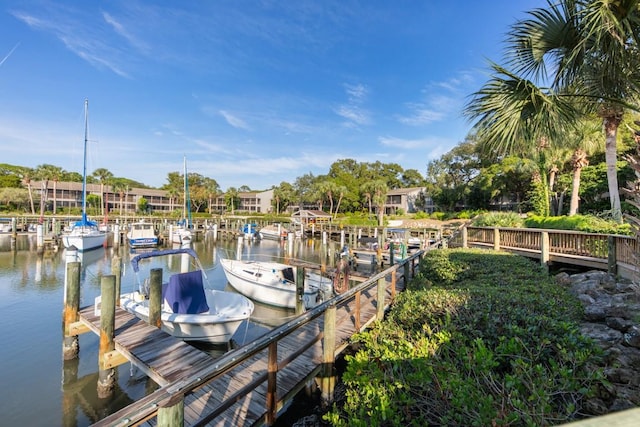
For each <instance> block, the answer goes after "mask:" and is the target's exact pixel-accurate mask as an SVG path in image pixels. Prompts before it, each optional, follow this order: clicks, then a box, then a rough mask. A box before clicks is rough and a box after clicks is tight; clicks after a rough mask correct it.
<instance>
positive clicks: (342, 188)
mask: <svg viewBox="0 0 640 427" xmlns="http://www.w3.org/2000/svg"><path fill="white" fill-rule="evenodd" d="M347 191H349V190H348V189H347V187H346V186H344V185H338V186H336V192H337V193H338V203H337V204H336V213H335V214H336V215H338V211H339V210H340V203H341V202H342V199H343V198H344V195H345V194H346V193H347Z"/></svg>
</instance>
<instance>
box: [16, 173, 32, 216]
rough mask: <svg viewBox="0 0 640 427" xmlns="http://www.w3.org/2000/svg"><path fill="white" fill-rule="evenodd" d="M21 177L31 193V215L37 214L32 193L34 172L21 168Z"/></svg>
mask: <svg viewBox="0 0 640 427" xmlns="http://www.w3.org/2000/svg"><path fill="white" fill-rule="evenodd" d="M19 173H20V175H21V178H22V182H24V183H25V184H26V186H27V191H28V192H29V203H30V205H31V215H35V214H36V208H35V206H34V204H33V192H32V191H31V180H32V179H33V177H34V170H33V169H31V168H27V167H24V168H21V170H20V172H19Z"/></svg>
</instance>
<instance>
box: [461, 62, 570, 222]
mask: <svg viewBox="0 0 640 427" xmlns="http://www.w3.org/2000/svg"><path fill="white" fill-rule="evenodd" d="M492 68H493V71H494V73H493V75H492V76H491V79H490V80H489V82H487V83H486V84H485V85H484V86H483V87H482V88H481V89H480V91H478V92H476V93H474V94H473V96H472V99H471V101H470V102H469V103H468V104H467V106H466V107H465V114H467V115H468V116H470V117H471V118H473V119H476V120H477V121H476V124H475V127H476V129H477V136H478V140H479V141H481V142H482V145H484V146H485V147H487V148H490V149H492V150H494V151H496V152H498V153H501V154H502V155H508V154H514V153H515V154H520V155H526V156H528V157H529V158H531V159H533V160H535V161H536V163H537V164H538V172H537V174H536V175H537V176H538V177H539V181H536V182H535V184H536V186H535V187H536V188H540V190H541V191H542V193H543V194H540V195H538V197H537V199H538V202H539V203H540V205H539V206H538V210H539V212H538V213H539V214H540V215H548V214H549V187H548V180H547V179H546V177H547V168H548V165H547V164H546V151H547V149H548V147H549V145H550V144H551V143H555V144H558V143H559V141H562V138H563V136H564V135H565V134H566V132H567V129H568V128H569V126H572V124H573V123H574V122H575V120H576V119H575V117H576V116H577V115H578V114H579V111H578V110H577V109H576V107H575V106H574V105H573V104H572V103H571V98H570V97H563V96H559V95H557V94H556V93H554V91H553V90H552V89H550V88H539V87H537V86H536V85H535V84H534V83H533V82H531V81H529V80H526V79H523V78H521V77H520V76H518V75H516V74H514V73H512V72H510V71H508V70H506V69H505V68H503V67H501V66H499V65H497V64H492Z"/></svg>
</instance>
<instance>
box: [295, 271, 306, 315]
mask: <svg viewBox="0 0 640 427" xmlns="http://www.w3.org/2000/svg"><path fill="white" fill-rule="evenodd" d="M304 276H305V269H304V267H298V268H296V314H302V313H303V312H304V308H305V307H304Z"/></svg>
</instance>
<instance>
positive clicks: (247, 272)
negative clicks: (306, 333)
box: [220, 259, 328, 308]
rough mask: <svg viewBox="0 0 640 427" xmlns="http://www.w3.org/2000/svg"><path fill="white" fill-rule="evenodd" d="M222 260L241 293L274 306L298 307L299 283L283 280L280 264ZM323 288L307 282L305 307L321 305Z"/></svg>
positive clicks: (234, 285)
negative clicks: (297, 289) (297, 291)
mask: <svg viewBox="0 0 640 427" xmlns="http://www.w3.org/2000/svg"><path fill="white" fill-rule="evenodd" d="M220 263H221V265H222V268H223V270H224V273H225V275H226V277H227V281H228V282H229V284H230V285H231V286H232V287H233V288H234V289H235V290H237V291H238V292H240V293H241V294H243V295H245V296H247V297H249V298H251V299H252V300H254V301H257V302H260V303H263V304H268V305H271V306H274V307H282V308H295V307H296V302H297V294H296V284H295V283H294V282H291V281H287V280H283V278H282V276H281V275H280V274H279V273H278V272H279V269H280V268H281V266H282V265H281V264H278V263H259V262H251V261H248V262H245V261H236V260H228V259H221V260H220ZM285 267H288V266H285ZM309 281H311V280H309ZM327 281H328V279H327ZM320 291H321V289H320V288H319V287H317V286H313V285H311V284H310V283H308V282H305V289H304V294H303V296H302V300H303V303H304V306H305V307H306V308H311V307H314V306H316V305H318V303H319V302H320V301H321V294H320Z"/></svg>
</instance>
